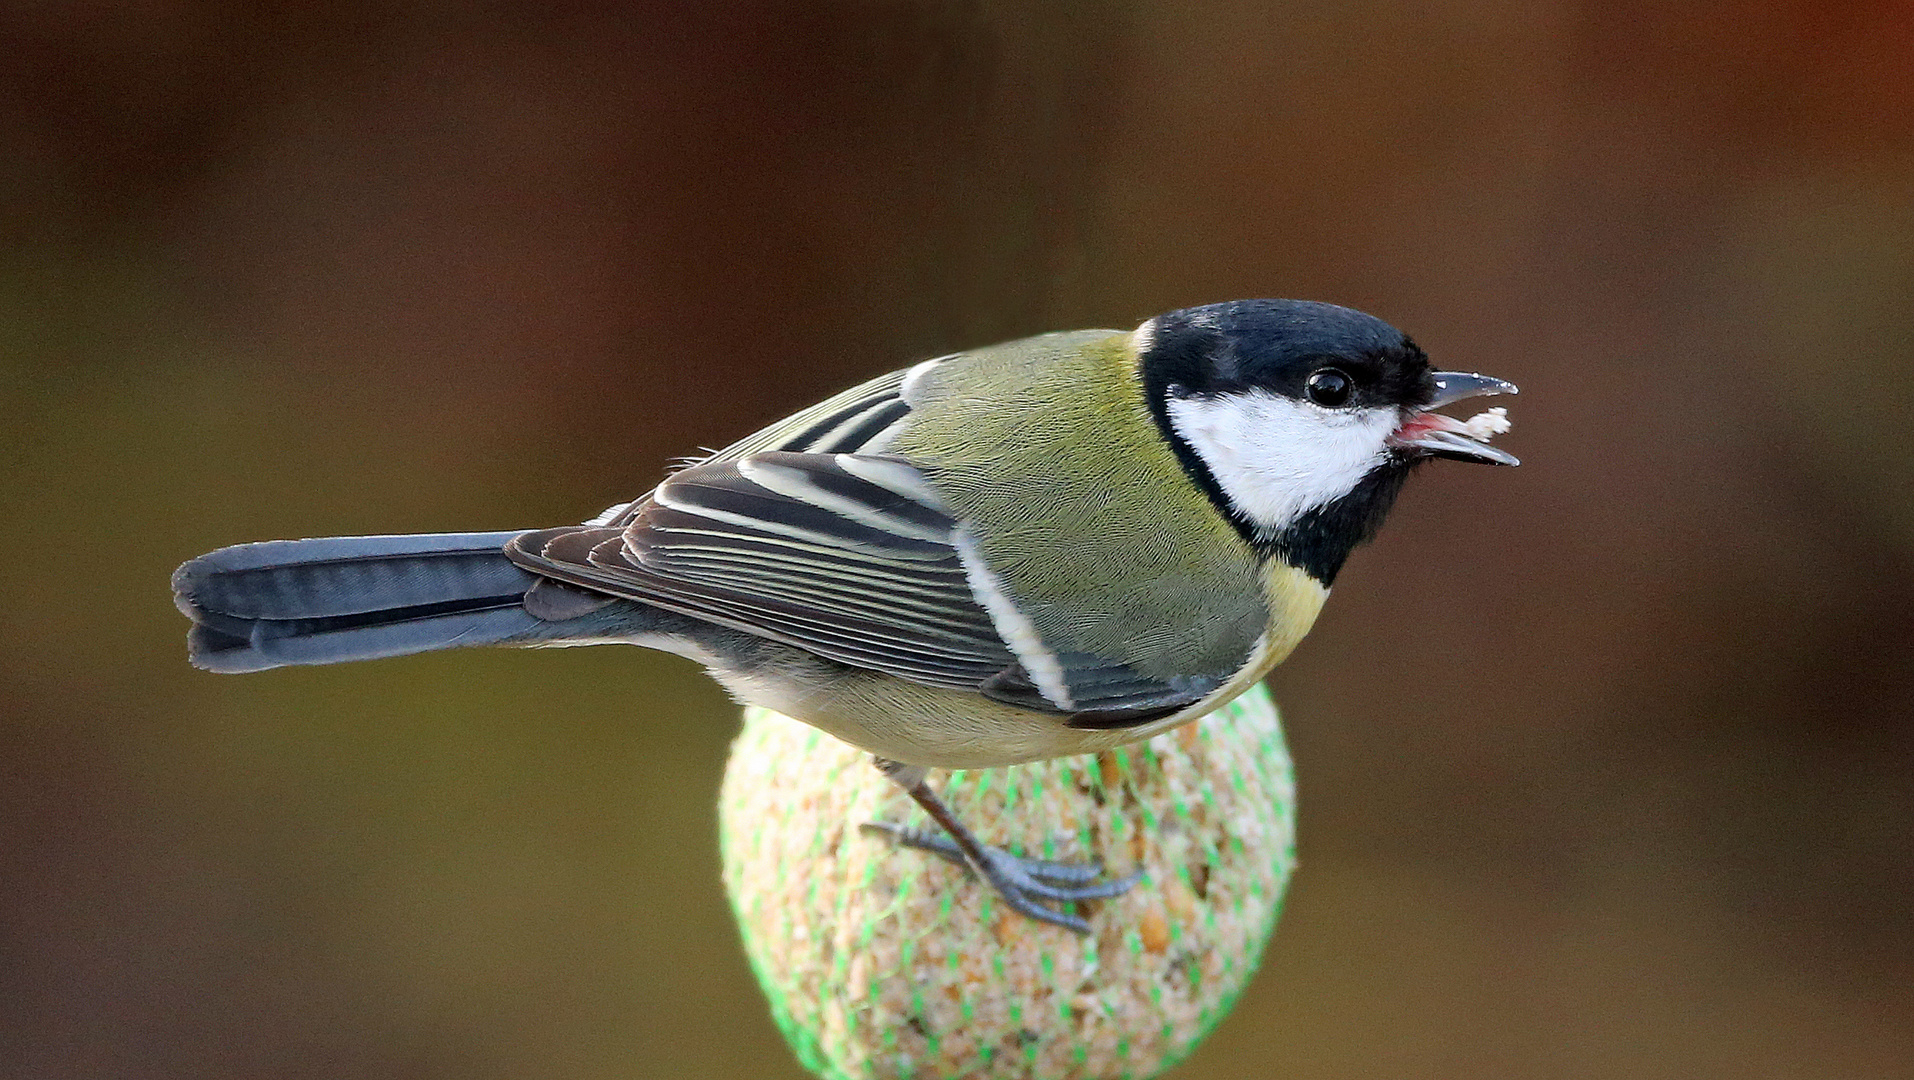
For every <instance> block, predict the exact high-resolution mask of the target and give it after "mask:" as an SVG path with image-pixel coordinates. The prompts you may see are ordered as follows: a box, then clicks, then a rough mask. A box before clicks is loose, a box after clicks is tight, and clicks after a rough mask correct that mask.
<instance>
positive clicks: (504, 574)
mask: <svg viewBox="0 0 1914 1080" xmlns="http://www.w3.org/2000/svg"><path fill="white" fill-rule="evenodd" d="M516 535H517V532H516V531H514V532H494V533H442V534H436V535H425V536H339V537H330V538H327V539H323V540H273V541H269V542H267V543H263V544H241V545H239V546H238V547H229V548H221V549H220V550H218V551H215V552H213V553H212V554H210V555H202V556H200V557H199V558H197V559H194V560H193V561H191V562H189V563H187V564H186V565H184V566H182V567H180V568H179V569H178V570H177V571H175V572H174V574H173V598H174V602H175V603H177V604H178V605H179V609H180V610H181V611H183V612H185V613H186V617H187V618H189V619H192V620H193V629H192V632H191V634H190V636H189V637H188V638H187V647H188V650H189V654H190V656H191V658H192V661H193V663H194V664H195V665H196V666H198V667H202V668H205V669H207V670H208V671H221V672H240V671H263V670H265V669H267V668H275V667H281V666H284V665H287V664H334V663H339V662H341V661H345V660H370V659H374V658H376V657H382V656H403V655H405V654H407V653H416V652H427V651H429V650H432V649H446V648H451V647H452V646H455V645H495V644H501V643H505V642H510V641H514V640H526V641H530V640H538V639H541V638H544V637H547V636H550V635H549V633H548V632H546V631H545V629H544V628H546V627H549V626H550V624H549V623H546V622H545V621H544V620H542V619H539V618H537V617H536V616H534V615H532V614H531V613H530V612H528V611H526V610H525V606H524V603H523V601H524V598H525V593H526V592H527V591H528V590H530V589H531V587H532V586H533V585H535V584H537V582H538V581H539V578H538V577H537V576H535V575H533V574H529V573H527V572H525V571H524V570H520V569H519V568H518V567H516V566H514V565H512V563H511V562H510V561H509V560H508V559H506V557H505V550H504V549H505V542H506V541H507V540H510V539H511V538H512V537H513V536H516Z"/></svg>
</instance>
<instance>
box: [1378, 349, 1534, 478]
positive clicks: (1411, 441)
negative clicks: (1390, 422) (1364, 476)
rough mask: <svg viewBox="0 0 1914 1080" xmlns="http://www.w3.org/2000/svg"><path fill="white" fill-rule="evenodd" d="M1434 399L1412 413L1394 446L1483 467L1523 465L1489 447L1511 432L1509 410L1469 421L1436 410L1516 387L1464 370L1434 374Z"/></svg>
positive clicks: (1393, 437) (1395, 437) (1392, 439)
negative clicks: (1499, 437) (1497, 439)
mask: <svg viewBox="0 0 1914 1080" xmlns="http://www.w3.org/2000/svg"><path fill="white" fill-rule="evenodd" d="M1435 386H1436V392H1435V397H1434V398H1432V399H1430V401H1429V403H1428V404H1427V405H1424V406H1423V407H1422V408H1421V409H1418V410H1416V411H1414V412H1412V413H1410V414H1409V416H1408V419H1406V420H1404V421H1403V422H1402V426H1401V427H1399V428H1397V429H1396V431H1395V434H1393V435H1391V436H1390V437H1389V443H1390V445H1391V446H1395V447H1399V448H1401V449H1404V450H1411V451H1416V452H1420V453H1422V454H1427V455H1430V456H1433V457H1445V458H1451V459H1454V460H1456V461H1473V462H1476V463H1478V464H1481V465H1520V464H1521V462H1520V461H1517V460H1516V458H1515V455H1513V454H1511V453H1509V452H1508V451H1506V450H1498V449H1496V448H1495V447H1493V446H1490V445H1489V440H1490V439H1492V438H1494V437H1495V436H1497V435H1500V434H1502V433H1503V432H1505V431H1507V430H1508V429H1509V414H1508V410H1506V409H1490V410H1488V411H1487V412H1481V413H1477V414H1476V415H1474V416H1472V417H1470V418H1469V419H1467V420H1457V419H1456V418H1455V417H1453V416H1444V415H1442V414H1441V413H1438V412H1435V411H1434V410H1436V409H1439V408H1441V407H1442V406H1444V405H1448V404H1451V403H1453V402H1457V401H1462V400H1465V399H1467V398H1472V397H1486V396H1488V395H1490V394H1513V393H1516V392H1517V391H1516V389H1515V384H1514V383H1510V382H1504V381H1502V380H1501V379H1492V378H1490V377H1489V376H1487V375H1475V374H1470V373H1466V372H1461V371H1438V372H1436V373H1435Z"/></svg>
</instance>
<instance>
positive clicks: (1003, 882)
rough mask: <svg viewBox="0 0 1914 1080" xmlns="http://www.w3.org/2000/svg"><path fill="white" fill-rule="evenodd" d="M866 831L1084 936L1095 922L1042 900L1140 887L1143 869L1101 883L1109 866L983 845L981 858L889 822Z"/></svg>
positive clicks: (949, 841) (1113, 893)
mask: <svg viewBox="0 0 1914 1080" xmlns="http://www.w3.org/2000/svg"><path fill="white" fill-rule="evenodd" d="M864 829H865V830H867V831H869V832H874V833H881V834H883V835H885V836H888V837H890V838H891V839H892V840H893V841H895V842H896V843H898V844H900V845H902V846H904V847H909V848H916V849H918V850H919V851H928V852H930V853H931V854H933V855H936V856H938V857H939V858H941V859H944V860H946V861H948V862H952V863H955V864H957V865H958V866H962V867H964V868H966V869H968V870H971V871H972V872H974V873H976V874H977V875H978V876H979V877H982V878H983V879H984V880H985V881H986V882H988V883H989V884H990V887H991V889H992V890H993V891H995V892H996V893H997V895H999V896H1001V897H1003V899H1004V902H1005V903H1007V904H1009V905H1010V906H1011V908H1012V909H1013V910H1015V911H1017V912H1018V913H1019V914H1022V915H1024V916H1026V917H1028V918H1032V919H1036V920H1038V921H1040V922H1047V923H1052V924H1055V925H1057V926H1062V927H1065V928H1067V929H1070V930H1074V931H1076V932H1077V933H1079V934H1087V933H1089V932H1090V924H1089V923H1088V922H1086V921H1085V920H1084V919H1082V918H1081V917H1079V916H1077V915H1073V914H1070V913H1068V912H1063V911H1058V910H1056V909H1054V908H1049V907H1045V906H1044V905H1043V904H1040V903H1038V901H1039V900H1050V901H1054V902H1057V903H1065V904H1067V903H1075V902H1076V901H1079V900H1103V899H1107V898H1109V897H1112V896H1119V895H1121V894H1123V893H1125V892H1127V891H1129V889H1130V887H1131V886H1133V885H1135V884H1136V883H1137V881H1138V880H1139V879H1140V878H1141V877H1142V872H1141V871H1136V872H1132V873H1130V874H1126V875H1124V876H1123V877H1120V878H1116V879H1113V880H1110V881H1098V880H1096V879H1097V878H1099V877H1102V876H1103V867H1102V866H1101V865H1099V864H1097V863H1094V862H1090V863H1072V862H1059V861H1056V860H1051V859H1031V858H1025V857H1023V856H1021V855H1013V854H1011V853H1010V852H1008V851H1005V850H1003V849H1002V848H996V847H991V846H989V845H986V844H979V845H978V855H979V856H980V857H979V858H978V859H976V860H974V861H973V860H972V859H970V858H968V857H966V856H965V854H964V850H963V848H962V847H960V846H959V845H958V843H957V842H956V841H955V840H953V839H952V838H950V837H949V836H946V835H943V834H941V833H936V832H932V831H930V830H928V829H911V828H906V827H904V826H902V825H892V824H890V823H888V822H880V821H873V822H866V823H865V824H864Z"/></svg>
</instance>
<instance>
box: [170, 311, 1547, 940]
mask: <svg viewBox="0 0 1914 1080" xmlns="http://www.w3.org/2000/svg"><path fill="white" fill-rule="evenodd" d="M1514 393H1516V387H1515V386H1514V385H1512V384H1510V383H1508V382H1505V381H1503V380H1501V379H1496V378H1492V377H1489V376H1484V375H1479V374H1474V373H1466V372H1455V371H1437V370H1434V369H1433V368H1432V366H1431V364H1430V362H1429V359H1428V357H1427V356H1426V354H1425V353H1424V352H1423V351H1422V349H1421V348H1420V347H1418V346H1417V345H1416V344H1415V343H1414V342H1413V341H1412V340H1411V339H1410V338H1409V337H1408V336H1406V335H1405V334H1404V333H1403V332H1402V331H1400V330H1397V329H1396V328H1395V327H1393V326H1391V325H1390V324H1388V323H1387V322H1384V321H1383V320H1381V319H1378V318H1376V317H1374V316H1371V315H1367V314H1364V313H1362V312H1360V311H1356V310H1354V309H1351V308H1347V307H1341V306H1337V305H1334V304H1327V303H1320V302H1314V301H1303V300H1273V299H1256V300H1235V301H1229V302H1225V303H1217V304H1209V305H1204V306H1199V307H1189V308H1183V309H1179V310H1175V311H1171V312H1168V313H1165V314H1161V315H1157V316H1154V317H1152V318H1149V319H1147V320H1145V321H1144V322H1143V323H1142V324H1141V325H1140V326H1138V327H1137V328H1136V329H1134V330H1127V331H1126V330H1109V329H1101V330H1079V331H1069V332H1062V333H1051V334H1044V335H1039V336H1036V337H1030V338H1024V339H1021V340H1018V341H1012V342H1008V343H1005V344H1000V345H994V346H990V347H985V348H978V349H972V350H969V351H965V352H957V353H952V354H950V355H947V356H938V357H935V358H932V359H928V360H924V361H922V362H920V363H916V364H914V365H913V366H910V367H908V368H904V369H902V370H898V371H894V372H891V373H889V374H887V375H883V376H881V377H878V378H876V379H872V380H870V381H868V382H865V383H863V384H861V385H859V386H856V387H853V388H851V389H849V390H846V391H844V392H843V393H840V394H838V395H836V396H834V397H831V398H829V399H827V400H825V401H823V402H820V403H818V404H816V405H813V406H811V407H809V408H806V409H803V410H801V411H799V412H797V413H794V414H793V415H791V416H789V417H787V418H786V419H783V420H780V421H778V422H776V423H773V424H771V425H770V426H768V427H766V428H764V429H763V430H761V431H758V432H756V433H755V434H752V435H750V436H747V437H745V438H743V439H741V440H739V441H738V442H736V443H733V444H732V445H730V446H728V447H726V448H724V449H722V450H718V451H716V452H713V453H710V454H708V455H707V456H704V457H701V458H698V459H695V460H693V461H691V462H689V463H688V464H686V465H684V466H683V467H680V468H678V469H677V470H676V471H672V472H669V473H668V474H667V475H666V476H665V478H664V479H663V480H662V482H660V483H659V484H658V485H657V486H656V487H655V488H653V489H652V490H651V491H649V492H647V493H646V494H644V495H641V496H639V497H638V498H636V499H633V500H631V501H629V502H623V503H619V504H616V505H614V506H612V507H611V508H610V509H608V510H606V511H604V512H603V513H602V514H600V515H598V516H597V517H595V518H592V519H591V520H589V521H586V522H585V523H583V524H578V525H564V526H559V527H557V528H543V529H515V530H492V531H486V532H465V533H441V534H427V535H395V536H352V537H329V538H320V539H307V540H275V541H266V542H262V543H250V544H241V545H237V546H233V547H226V548H222V549H220V550H217V551H214V552H211V553H209V554H206V555H202V556H200V557H198V558H195V559H192V560H190V561H188V562H186V563H185V564H184V565H182V566H180V567H179V569H178V570H177V571H176V572H175V574H174V576H173V579H172V586H173V592H174V598H175V602H176V604H177V606H178V607H179V609H180V610H181V611H182V612H183V613H184V614H185V615H186V616H187V617H188V618H189V619H190V620H191V621H192V626H191V629H190V631H189V636H188V651H189V658H190V660H191V661H192V663H193V664H195V665H197V666H198V667H200V668H204V669H206V670H209V671H214V672H228V673H231V672H254V671H262V670H266V669H269V668H276V667H281V666H287V665H301V664H331V663H337V662H342V661H348V660H367V659H374V658H382V657H393V656H401V655H405V654H410V653H419V652H425V651H430V650H437V649H446V648H453V647H462V646H475V645H503V646H525V647H540V646H570V645H585V644H602V643H626V644H634V645H640V646H646V647H650V648H654V649H660V650H663V651H666V652H671V653H676V654H679V655H682V656H686V657H689V658H690V659H692V660H694V661H696V662H698V663H699V664H702V665H703V666H704V667H705V668H706V669H707V670H708V671H709V672H710V674H711V675H713V676H714V677H715V678H716V679H717V681H718V682H719V683H721V684H722V685H723V686H724V687H725V688H726V689H727V690H729V691H730V693H731V694H732V695H733V696H734V697H736V698H737V699H739V700H740V701H742V702H744V703H747V704H752V705H758V706H763V707H766V708H769V709H772V710H774V711H776V712H779V713H783V714H785V715H788V716H791V717H795V718H796V719H798V720H802V721H804V722H807V723H809V724H812V725H814V726H816V727H818V728H820V729H822V730H824V731H825V732H828V733H829V734H831V735H834V736H836V737H838V738H840V739H842V740H844V741H846V742H848V743H851V744H852V745H854V746H857V747H859V748H860V749H862V750H864V751H867V752H869V753H870V754H871V755H872V758H873V761H874V762H875V764H876V766H877V767H878V768H879V769H880V770H881V771H882V772H883V773H884V774H885V775H886V776H888V777H890V779H891V780H893V781H895V782H896V783H897V784H898V785H899V786H900V787H902V788H903V789H904V790H905V791H906V792H908V793H909V795H910V796H911V798H912V799H914V800H915V801H916V802H917V803H918V804H919V805H920V806H921V807H922V808H923V809H924V811H925V812H926V813H927V814H928V815H929V817H930V819H931V820H932V821H933V822H935V824H936V826H937V829H936V830H930V829H923V830H910V829H903V828H895V827H884V826H878V827H880V828H887V831H889V832H890V833H891V834H892V835H893V836H894V837H895V838H896V839H897V840H899V841H901V842H902V843H903V844H905V845H907V846H910V847H917V848H923V849H926V850H929V851H931V852H933V853H935V854H937V855H941V856H943V857H945V858H948V859H950V860H951V861H953V862H958V863H960V864H961V865H964V866H966V867H968V868H969V869H970V870H972V871H973V872H974V873H975V874H976V875H977V876H979V877H980V878H982V879H983V880H984V881H985V882H987V883H988V885H989V886H990V887H991V888H992V889H994V890H995V891H996V892H997V893H998V894H999V895H1001V896H1002V897H1003V899H1004V900H1005V901H1006V902H1007V903H1008V905H1009V906H1010V907H1011V908H1012V909H1013V910H1015V911H1017V912H1019V913H1021V914H1023V915H1025V916H1027V917H1029V918H1032V919H1036V920H1039V921H1042V922H1047V923H1052V924H1056V925H1059V926H1063V927H1066V928H1068V929H1071V930H1075V931H1078V932H1080V933H1082V932H1088V930H1089V924H1088V921H1087V920H1086V919H1085V918H1084V917H1083V916H1082V915H1081V914H1080V913H1079V910H1080V908H1079V905H1080V902H1082V901H1088V900H1095V899H1099V898H1104V897H1109V896H1114V895H1118V894H1120V893H1122V892H1123V891H1124V890H1126V889H1128V888H1129V887H1131V886H1132V885H1133V884H1134V879H1133V878H1119V879H1114V880H1111V879H1105V878H1104V877H1103V871H1102V868H1101V867H1100V866H1098V865H1097V864H1096V863H1094V862H1090V863H1073V862H1059V861H1051V860H1039V859H1034V858H1027V857H1024V856H1020V855H1017V854H1014V853H1012V852H1010V851H1008V850H1004V849H1000V848H997V847H994V846H991V845H988V844H985V843H984V842H982V841H981V840H979V839H978V838H977V837H976V836H975V835H974V834H973V833H972V832H971V831H970V830H969V829H968V828H967V827H965V825H964V824H963V823H962V822H961V821H960V820H959V819H958V818H957V816H956V815H954V814H953V813H952V812H951V811H950V810H949V808H948V807H947V806H946V805H945V804H944V803H943V801H942V800H941V799H940V798H939V797H938V795H937V793H936V791H935V790H934V789H933V787H932V785H931V784H930V782H929V770H931V769H966V768H983V767H993V766H1003V765H1015V764H1021V763H1025V762H1030V761H1037V760H1043V759H1048V758H1056V757H1064V756H1069V755H1077V754H1088V753H1094V752H1099V751H1103V750H1107V749H1110V748H1112V747H1115V746H1119V745H1122V744H1126V743H1131V742H1135V741H1138V740H1142V739H1147V738H1149V737H1151V736H1153V735H1155V734H1157V733H1159V732H1162V731H1165V730H1167V729H1170V728H1173V727H1176V726H1178V725H1180V724H1184V723H1187V722H1190V721H1193V720H1195V719H1197V718H1199V717H1201V716H1203V715H1205V714H1207V713H1209V712H1211V711H1213V710H1215V709H1217V708H1219V707H1221V706H1222V705H1224V704H1226V703H1227V702H1229V701H1230V700H1232V699H1233V698H1235V697H1236V696H1237V695H1238V694H1241V693H1242V692H1243V691H1245V690H1246V689H1248V688H1249V687H1251V686H1253V685H1255V684H1256V683H1257V682H1259V681H1260V680H1261V679H1262V678H1263V677H1264V676H1265V675H1266V674H1267V673H1268V672H1269V671H1270V669H1271V668H1273V667H1274V666H1275V665H1277V664H1278V663H1280V662H1281V661H1282V660H1283V659H1284V658H1286V657H1287V656H1288V655H1289V653H1290V651H1291V650H1292V649H1293V648H1295V646H1296V645H1297V643H1298V642H1299V641H1300V640H1301V639H1302V638H1303V636H1304V635H1305V634H1306V633H1307V632H1308V631H1309V629H1310V627H1311V625H1312V624H1313V623H1314V622H1315V619H1316V616H1317V613H1318V612H1319V611H1320V610H1321V609H1322V606H1323V603H1324V601H1325V599H1326V598H1327V597H1328V594H1329V590H1330V587H1331V586H1332V585H1333V584H1334V582H1335V580H1336V577H1337V573H1338V571H1340V570H1341V568H1342V566H1343V564H1344V561H1345V560H1346V559H1347V557H1348V556H1349V554H1350V552H1351V551H1352V550H1353V549H1354V548H1355V547H1356V546H1358V545H1359V544H1361V543H1364V542H1366V541H1368V540H1369V539H1371V538H1372V537H1373V536H1374V535H1375V533H1376V530H1377V528H1378V527H1379V526H1380V525H1381V524H1382V521H1383V518H1384V517H1385V516H1386V515H1387V513H1388V512H1389V509H1390V507H1391V506H1392V504H1393V503H1394V502H1395V500H1396V497H1397V493H1398V492H1399V491H1400V490H1401V488H1402V485H1403V483H1404V481H1405V480H1406V478H1407V477H1408V476H1409V474H1410V473H1411V472H1412V471H1413V470H1414V469H1415V468H1416V467H1417V466H1418V465H1420V464H1422V463H1423V462H1426V461H1430V460H1433V459H1438V458H1442V459H1450V460H1455V461H1463V462H1474V463H1480V464H1492V465H1516V464H1518V461H1517V459H1516V458H1515V457H1514V456H1512V455H1510V454H1509V453H1507V452H1506V451H1504V450H1502V449H1500V448H1498V447H1494V446H1491V445H1490V444H1489V440H1490V439H1491V438H1492V437H1493V436H1495V435H1498V434H1500V433H1502V432H1503V431H1505V430H1507V428H1508V421H1507V418H1506V412H1505V410H1503V409H1499V408H1497V409H1491V410H1488V411H1486V412H1483V413H1481V414H1478V415H1476V416H1474V417H1472V418H1470V419H1467V420H1462V419H1457V418H1455V417H1452V416H1448V415H1445V414H1443V413H1440V412H1437V411H1436V410H1437V409H1439V408H1441V407H1443V406H1447V405H1450V404H1452V403H1454V402H1457V401H1462V400H1465V399H1469V398H1475V397H1480V396H1487V395H1497V394H1514Z"/></svg>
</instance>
